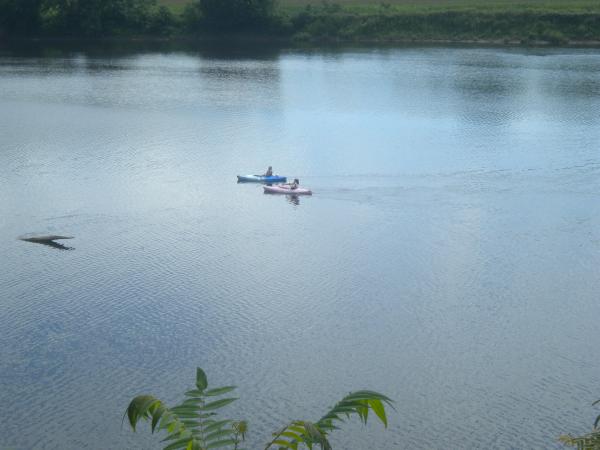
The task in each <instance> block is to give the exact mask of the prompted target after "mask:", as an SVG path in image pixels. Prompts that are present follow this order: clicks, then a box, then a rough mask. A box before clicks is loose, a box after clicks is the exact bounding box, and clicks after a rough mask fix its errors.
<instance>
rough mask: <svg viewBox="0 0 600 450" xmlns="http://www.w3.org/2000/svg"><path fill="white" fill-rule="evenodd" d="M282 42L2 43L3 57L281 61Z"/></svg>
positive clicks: (115, 41)
mask: <svg viewBox="0 0 600 450" xmlns="http://www.w3.org/2000/svg"><path fill="white" fill-rule="evenodd" d="M283 48H284V47H283V46H282V45H281V44H280V43H277V42H275V43H272V42H263V41H252V40H249V41H243V40H222V41H217V40H214V41H213V40H205V41H195V40H173V41H155V40H139V41H136V40H131V41H126V40H120V41H119V40H60V39H54V40H50V39H48V40H22V41H10V42H5V43H0V56H19V57H30V58H68V57H73V56H84V57H87V58H103V57H109V58H111V59H118V58H128V57H132V56H136V55H142V54H149V53H158V54H160V53H184V54H187V55H189V56H196V57H200V58H206V59H223V60H232V59H233V60H240V59H242V60H243V59H251V60H259V61H260V60H262V61H270V60H276V59H278V58H279V56H280V54H281V52H282V50H283Z"/></svg>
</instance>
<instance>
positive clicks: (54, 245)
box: [21, 239, 75, 250]
mask: <svg viewBox="0 0 600 450" xmlns="http://www.w3.org/2000/svg"><path fill="white" fill-rule="evenodd" d="M21 241H25V242H31V243H33V244H41V245H46V246H48V247H51V248H55V249H57V250H75V247H67V246H66V245H63V244H60V243H58V242H55V241H51V240H43V241H40V240H35V241H33V240H30V239H21Z"/></svg>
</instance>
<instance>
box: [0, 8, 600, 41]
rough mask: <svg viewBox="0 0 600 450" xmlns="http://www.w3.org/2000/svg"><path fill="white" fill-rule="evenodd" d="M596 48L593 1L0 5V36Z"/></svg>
mask: <svg viewBox="0 0 600 450" xmlns="http://www.w3.org/2000/svg"><path fill="white" fill-rule="evenodd" d="M225 36H227V37H231V36H238V37H239V36H245V37H248V36H252V37H257V38H263V39H272V40H275V39H277V40H297V41H309V42H310V41H362V42H366V41H370V42H493V43H526V44H529V43H534V44H535V43H549V44H569V43H571V44H578V43H581V44H584V43H588V44H598V43H600V2H598V1H597V0H570V1H564V0H470V1H469V0H443V1H442V0H381V1H378V0H339V1H338V2H336V1H332V0H280V1H278V2H276V1H275V0H86V1H82V0H0V37H3V38H5V39H6V38H10V37H78V38H81V37H86V38H107V37H154V38H156V37H158V38H162V37H172V38H174V37H183V38H195V39H197V38H215V37H217V38H222V37H225Z"/></svg>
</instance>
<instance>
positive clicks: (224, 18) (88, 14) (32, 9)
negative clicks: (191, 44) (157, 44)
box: [0, 0, 274, 37]
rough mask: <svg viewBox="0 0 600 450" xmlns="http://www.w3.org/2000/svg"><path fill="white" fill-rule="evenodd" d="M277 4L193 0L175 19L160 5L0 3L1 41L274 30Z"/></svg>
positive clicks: (70, 0) (137, 0)
mask: <svg viewBox="0 0 600 450" xmlns="http://www.w3.org/2000/svg"><path fill="white" fill-rule="evenodd" d="M273 10H274V0H194V1H191V2H190V4H189V5H188V6H187V8H186V9H185V11H184V13H183V14H182V15H180V16H179V15H177V16H176V15H174V14H173V13H172V12H171V11H170V10H169V9H168V8H167V7H165V6H164V5H158V3H157V1H156V0H0V36H19V37H31V36H36V37H38V36H57V37H69V36H76V37H109V36H119V35H136V34H137V35H148V34H150V35H161V34H162V35H165V34H173V33H190V32H201V31H203V30H206V31H211V32H217V31H223V32H231V31H248V30H252V31H255V30H258V29H261V28H264V27H267V28H268V27H269V26H270V24H271V22H272V21H273V17H274V15H273Z"/></svg>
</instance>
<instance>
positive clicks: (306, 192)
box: [263, 185, 312, 195]
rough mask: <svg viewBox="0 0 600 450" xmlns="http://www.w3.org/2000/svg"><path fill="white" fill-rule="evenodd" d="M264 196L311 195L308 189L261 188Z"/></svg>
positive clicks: (281, 186) (283, 186) (285, 187)
mask: <svg viewBox="0 0 600 450" xmlns="http://www.w3.org/2000/svg"><path fill="white" fill-rule="evenodd" d="M263 189H264V190H265V194H287V195H312V191H311V190H310V189H304V188H300V187H299V188H296V189H292V188H291V187H290V186H286V185H280V186H263Z"/></svg>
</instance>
